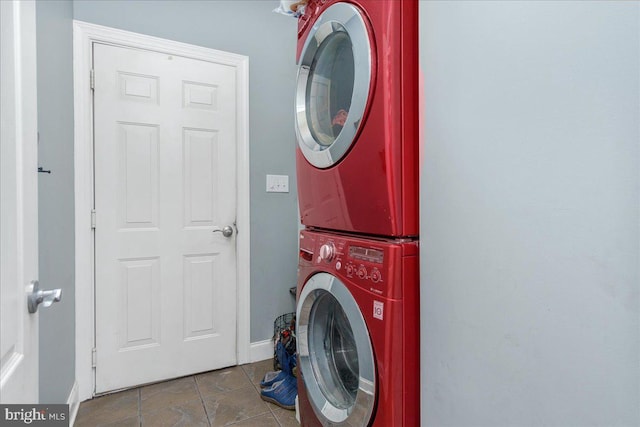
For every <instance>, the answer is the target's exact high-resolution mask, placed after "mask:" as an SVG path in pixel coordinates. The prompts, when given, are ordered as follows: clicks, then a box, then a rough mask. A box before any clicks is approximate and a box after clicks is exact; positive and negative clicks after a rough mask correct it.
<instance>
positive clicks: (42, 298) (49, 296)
mask: <svg viewBox="0 0 640 427" xmlns="http://www.w3.org/2000/svg"><path fill="white" fill-rule="evenodd" d="M31 284H32V285H33V289H32V290H31V294H29V296H28V297H27V308H28V309H29V313H35V312H36V311H38V305H40V304H42V305H44V306H45V307H49V306H50V305H51V304H53V303H54V302H60V300H61V299H62V289H52V290H50V291H43V290H42V289H40V282H38V281H37V280H34V281H32V282H31Z"/></svg>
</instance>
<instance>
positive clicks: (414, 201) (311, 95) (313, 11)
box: [296, 0, 419, 237]
mask: <svg viewBox="0 0 640 427" xmlns="http://www.w3.org/2000/svg"><path fill="white" fill-rule="evenodd" d="M417 34H418V1H417V0H393V1H383V0H354V1H331V0H330V1H325V0H310V2H309V4H308V5H307V7H306V12H305V15H304V16H303V17H302V18H301V19H300V20H299V30H298V57H297V59H298V67H299V68H298V83H297V89H296V91H297V93H296V136H297V142H298V145H297V155H296V156H297V157H296V162H297V175H298V176H297V178H298V179H297V182H298V197H299V205H300V216H301V221H302V224H304V225H305V226H308V227H314V228H322V229H328V230H340V231H346V232H353V233H360V234H368V235H379V236H395V237H415V236H417V235H418V96H419V93H418V36H417Z"/></svg>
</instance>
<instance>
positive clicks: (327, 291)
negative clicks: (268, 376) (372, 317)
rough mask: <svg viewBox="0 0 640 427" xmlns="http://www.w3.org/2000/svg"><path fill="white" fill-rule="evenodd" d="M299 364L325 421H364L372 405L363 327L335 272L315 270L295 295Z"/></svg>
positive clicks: (358, 423) (368, 344)
mask: <svg viewBox="0 0 640 427" xmlns="http://www.w3.org/2000/svg"><path fill="white" fill-rule="evenodd" d="M297 322H298V324H297V333H298V340H297V343H298V357H299V369H300V372H301V374H302V377H303V379H304V384H305V388H306V391H307V395H308V397H309V401H310V403H311V406H312V407H313V410H314V411H315V413H316V416H317V418H318V420H320V422H321V423H322V424H323V425H325V426H329V425H330V426H339V425H345V426H347V425H348V426H366V425H368V424H369V420H370V419H371V416H372V414H373V408H374V404H375V385H376V384H375V363H374V355H373V349H372V346H371V339H370V337H369V331H368V329H367V325H366V324H365V321H364V317H363V316H362V313H361V312H360V308H359V307H358V304H357V303H356V301H355V299H354V298H353V296H352V295H351V293H350V292H349V290H348V289H347V287H346V286H345V285H344V284H343V283H342V282H340V280H339V279H337V278H336V277H334V276H332V275H330V274H327V273H318V274H315V275H314V276H312V277H311V278H310V279H309V280H308V281H307V283H305V285H304V287H303V288H302V292H301V294H300V298H299V299H298V307H297Z"/></svg>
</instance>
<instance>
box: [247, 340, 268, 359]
mask: <svg viewBox="0 0 640 427" xmlns="http://www.w3.org/2000/svg"><path fill="white" fill-rule="evenodd" d="M249 359H250V363H253V362H260V361H262V360H267V359H273V340H271V339H268V340H264V341H256V342H252V343H251V348H250V349H249Z"/></svg>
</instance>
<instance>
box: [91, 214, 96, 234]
mask: <svg viewBox="0 0 640 427" xmlns="http://www.w3.org/2000/svg"><path fill="white" fill-rule="evenodd" d="M91 228H92V229H95V228H96V210H95V209H91Z"/></svg>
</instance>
